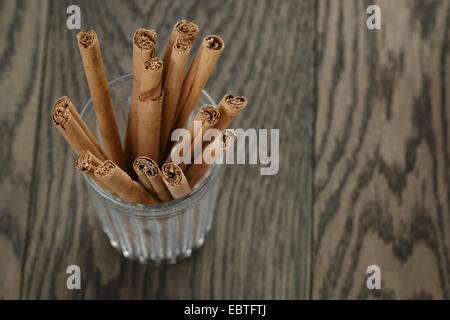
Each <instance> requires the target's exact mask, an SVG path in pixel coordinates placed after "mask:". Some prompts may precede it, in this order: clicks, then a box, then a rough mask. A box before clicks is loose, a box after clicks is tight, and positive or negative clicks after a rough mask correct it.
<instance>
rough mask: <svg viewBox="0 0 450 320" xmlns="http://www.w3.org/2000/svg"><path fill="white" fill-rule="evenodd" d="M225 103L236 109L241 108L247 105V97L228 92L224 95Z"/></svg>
mask: <svg viewBox="0 0 450 320" xmlns="http://www.w3.org/2000/svg"><path fill="white" fill-rule="evenodd" d="M223 101H224V102H225V104H226V105H227V106H228V107H230V108H232V109H234V110H241V109H243V108H245V106H246V105H247V98H246V97H244V96H235V95H234V94H231V93H228V94H226V95H225V96H224V97H223Z"/></svg>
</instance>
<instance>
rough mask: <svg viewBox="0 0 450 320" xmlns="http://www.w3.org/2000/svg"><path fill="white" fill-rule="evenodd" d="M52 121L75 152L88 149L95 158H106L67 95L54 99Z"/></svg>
mask: <svg viewBox="0 0 450 320" xmlns="http://www.w3.org/2000/svg"><path fill="white" fill-rule="evenodd" d="M52 121H53V124H54V125H55V126H56V128H57V129H58V130H59V132H60V133H61V134H62V135H63V137H64V138H65V139H66V140H67V142H68V143H69V144H70V146H71V147H72V149H73V150H74V151H75V152H76V153H77V154H79V153H80V152H82V151H83V150H88V151H90V152H92V154H94V155H95V156H96V157H97V158H99V159H101V160H106V155H105V153H104V152H103V150H102V148H101V147H100V145H99V144H98V142H97V140H96V139H95V138H94V135H93V134H92V132H91V131H90V130H89V128H88V127H87V125H86V123H85V122H84V121H83V120H82V119H81V117H80V115H79V114H78V112H77V110H76V108H75V107H74V105H73V104H72V102H71V101H70V99H69V98H68V97H61V98H59V99H58V100H57V101H56V103H55V105H54V107H53V113H52Z"/></svg>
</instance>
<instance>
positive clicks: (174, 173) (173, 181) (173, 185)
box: [161, 162, 191, 199]
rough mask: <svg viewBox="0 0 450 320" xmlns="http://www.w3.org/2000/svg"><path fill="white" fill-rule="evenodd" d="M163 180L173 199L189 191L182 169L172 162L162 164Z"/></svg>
mask: <svg viewBox="0 0 450 320" xmlns="http://www.w3.org/2000/svg"><path fill="white" fill-rule="evenodd" d="M161 172H162V174H163V177H164V179H163V181H164V183H165V184H166V186H167V189H168V190H169V192H170V194H171V195H172V197H173V198H174V199H179V198H182V197H184V196H185V195H187V194H188V193H189V192H191V187H190V186H189V183H188V181H187V180H186V177H185V176H184V173H183V170H181V168H180V167H179V166H177V165H176V164H175V163H173V162H168V163H165V164H163V166H162V168H161Z"/></svg>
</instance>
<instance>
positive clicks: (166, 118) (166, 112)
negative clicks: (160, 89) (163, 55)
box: [160, 37, 192, 156]
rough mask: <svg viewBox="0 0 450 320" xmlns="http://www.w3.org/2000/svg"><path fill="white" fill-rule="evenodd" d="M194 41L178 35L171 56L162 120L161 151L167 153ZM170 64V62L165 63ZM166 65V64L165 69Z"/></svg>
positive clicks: (165, 86) (165, 84)
mask: <svg viewBox="0 0 450 320" xmlns="http://www.w3.org/2000/svg"><path fill="white" fill-rule="evenodd" d="M191 48H192V43H191V41H190V40H189V39H185V38H182V37H177V38H176V40H175V43H174V44H173V50H172V51H171V52H172V54H171V56H170V64H169V70H168V72H167V75H166V78H165V83H164V102H163V113H162V120H161V121H162V122H161V141H160V146H161V147H160V153H161V155H162V156H164V155H165V152H166V149H167V147H168V145H169V142H170V141H169V140H170V134H171V132H172V128H173V125H174V122H175V115H176V113H177V105H178V99H179V97H180V93H181V88H182V86H183V80H184V75H185V73H186V68H187V65H188V60H189V54H190V52H191ZM165 64H168V63H165ZM165 68H166V66H164V70H166V69H165Z"/></svg>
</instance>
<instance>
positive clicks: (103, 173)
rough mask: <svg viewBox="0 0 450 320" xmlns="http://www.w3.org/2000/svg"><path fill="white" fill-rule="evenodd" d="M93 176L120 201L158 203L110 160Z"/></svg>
mask: <svg viewBox="0 0 450 320" xmlns="http://www.w3.org/2000/svg"><path fill="white" fill-rule="evenodd" d="M94 175H95V177H96V178H97V179H98V180H100V181H101V182H102V183H104V184H105V185H106V186H107V187H108V188H109V189H111V190H112V191H113V192H114V193H116V194H117V195H118V196H119V197H120V198H121V199H122V200H125V201H128V202H135V203H140V204H157V203H159V201H158V200H156V199H155V198H154V197H153V196H152V195H151V194H150V193H148V192H147V190H145V188H144V187H143V186H141V185H140V184H139V183H137V182H136V181H134V180H132V179H131V177H130V176H129V175H128V174H127V173H126V172H125V171H123V170H122V169H120V167H118V166H117V165H116V164H114V162H112V161H110V160H107V161H105V162H104V163H103V164H102V165H101V166H99V167H98V168H97V169H96V170H95V172H94Z"/></svg>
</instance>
